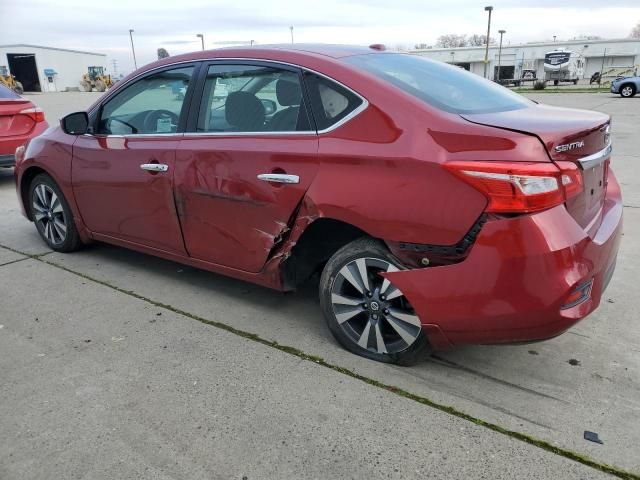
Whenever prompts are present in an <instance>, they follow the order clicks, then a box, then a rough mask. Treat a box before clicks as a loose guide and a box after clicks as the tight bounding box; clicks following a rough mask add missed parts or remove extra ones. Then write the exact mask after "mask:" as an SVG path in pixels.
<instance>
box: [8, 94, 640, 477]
mask: <svg viewBox="0 0 640 480" xmlns="http://www.w3.org/2000/svg"><path fill="white" fill-rule="evenodd" d="M97 96H98V95H97V94H95V93H94V94H87V93H59V94H43V95H34V96H32V97H31V98H32V99H33V100H34V101H35V103H37V104H38V105H39V106H41V107H42V108H44V110H45V112H46V114H47V118H48V119H49V121H50V122H51V123H53V122H54V121H56V118H57V117H59V116H61V115H63V114H64V113H67V112H71V111H76V110H81V109H83V108H86V106H87V105H89V104H90V103H92V102H93V101H94V100H95V98H97ZM530 97H531V98H534V99H536V100H538V101H540V102H543V103H550V104H556V105H564V106H572V107H578V108H588V109H594V110H599V111H602V112H605V113H609V114H611V115H612V117H613V124H612V137H613V144H614V158H613V162H612V168H613V170H614V171H615V172H616V174H617V176H618V179H619V181H620V182H621V184H622V188H623V194H624V199H625V236H624V239H623V242H622V246H621V250H620V254H619V261H618V267H617V270H616V273H615V275H614V277H613V280H612V282H611V284H610V286H609V288H608V290H607V291H606V293H605V298H604V300H603V303H602V305H601V307H600V308H599V309H598V310H597V311H596V312H595V313H593V314H592V315H591V316H590V317H588V318H587V319H585V320H584V321H582V322H581V323H580V324H578V325H577V326H576V327H574V328H573V329H572V330H570V331H569V332H567V333H566V334H564V335H562V336H560V337H558V338H556V339H553V340H550V341H546V342H543V343H538V344H531V345H520V346H477V347H463V348H458V349H456V350H453V351H450V352H447V353H441V354H439V355H437V356H434V357H431V358H429V359H425V361H424V362H422V363H420V364H419V365H417V366H414V367H410V368H402V367H395V366H390V365H382V364H379V363H375V362H371V361H368V360H365V359H362V358H360V357H356V356H354V355H351V354H349V353H347V352H346V351H344V350H343V349H341V348H340V347H339V346H338V345H337V344H336V342H335V341H334V340H333V338H332V337H331V335H330V334H329V332H328V330H327V329H326V327H325V325H324V320H323V318H322V315H321V313H320V309H319V305H318V300H317V294H316V288H317V284H314V282H310V283H309V284H307V285H306V286H305V287H304V288H302V289H301V290H300V291H298V292H297V293H295V294H286V295H285V294H281V293H278V292H273V291H270V290H267V289H263V288H261V287H257V286H254V285H250V284H247V283H243V282H240V281H236V280H233V279H229V278H225V277H222V276H219V275H215V274H212V273H208V272H204V271H200V270H196V269H193V268H191V267H186V266H183V265H179V264H176V263H172V262H168V261H165V260H161V259H158V258H154V257H150V256H147V255H143V254H139V253H135V252H131V251H127V250H125V249H122V248H118V247H112V246H109V245H104V244H99V243H96V244H93V245H90V246H88V247H87V248H85V249H83V250H81V251H80V252H77V253H73V254H67V255H64V254H58V253H53V252H51V251H49V250H48V249H47V248H46V246H45V244H44V243H43V242H42V241H41V240H40V238H39V237H38V235H37V233H36V230H35V228H34V226H33V225H32V224H30V223H29V222H28V221H27V220H26V219H24V218H23V217H22V216H21V215H20V213H19V209H18V204H17V199H16V196H15V190H14V184H13V177H12V171H11V170H0V226H1V228H0V325H2V326H1V327H0V385H1V388H0V432H2V435H0V478H2V479H14V478H15V479H18V478H19V479H25V478H216V479H217V478H220V479H223V478H224V479H226V478H238V479H241V478H243V477H247V478H248V479H262V478H294V477H295V478H492V479H493V478H598V477H599V476H606V474H605V473H603V472H602V470H605V471H608V472H609V473H611V474H614V475H617V476H622V477H625V476H627V477H629V478H632V477H637V478H640V396H639V395H638V392H640V388H639V387H640V347H638V345H640V328H639V327H638V315H637V312H638V310H639V309H640V298H639V296H638V287H637V278H638V271H639V270H638V266H639V263H640V262H639V260H638V258H639V255H638V254H639V253H640V242H639V239H640V181H638V179H637V178H638V177H637V176H636V175H634V173H636V171H637V167H635V166H636V165H637V162H638V160H640V154H638V151H637V145H638V142H637V140H636V138H637V134H638V125H640V98H634V99H622V98H620V97H619V96H613V95H610V94H603V93H598V94H579V93H574V94H569V93H568V94H553V95H549V94H536V95H530ZM585 430H588V431H592V432H596V433H597V434H598V435H599V438H600V439H601V440H602V441H603V444H598V443H593V442H589V441H587V440H585V439H584V438H583V434H584V431H585ZM629 472H631V473H629Z"/></svg>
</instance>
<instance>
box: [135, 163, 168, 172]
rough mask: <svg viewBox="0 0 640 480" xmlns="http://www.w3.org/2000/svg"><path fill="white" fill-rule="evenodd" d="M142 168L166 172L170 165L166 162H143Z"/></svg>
mask: <svg viewBox="0 0 640 480" xmlns="http://www.w3.org/2000/svg"><path fill="white" fill-rule="evenodd" d="M140 168H141V169H142V170H148V171H149V172H166V171H167V170H169V165H165V164H164V163H143V164H142V165H140Z"/></svg>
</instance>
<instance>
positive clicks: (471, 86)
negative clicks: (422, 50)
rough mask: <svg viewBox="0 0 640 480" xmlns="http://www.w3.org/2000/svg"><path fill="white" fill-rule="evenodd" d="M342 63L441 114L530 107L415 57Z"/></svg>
mask: <svg viewBox="0 0 640 480" xmlns="http://www.w3.org/2000/svg"><path fill="white" fill-rule="evenodd" d="M345 61H346V62H347V63H350V64H351V65H353V66H354V67H356V68H358V69H361V70H364V71H366V72H368V73H370V74H373V75H374V76H376V77H378V78H381V79H382V80H385V81H387V82H389V83H390V84H392V85H394V86H396V87H397V88H399V89H400V90H403V91H405V92H407V93H409V94H411V95H413V96H414V97H417V98H418V99H420V100H422V101H424V102H426V103H428V104H429V105H432V106H434V107H436V108H438V109H440V110H444V111H445V112H450V113H458V114H463V113H490V112H503V111H507V110H517V109H520V108H525V107H527V106H529V105H531V101H530V100H528V99H526V98H525V97H523V96H522V95H519V94H517V93H514V92H512V91H510V90H509V89H507V88H504V87H501V86H500V85H498V84H496V83H494V82H491V81H489V80H485V79H484V78H482V77H479V76H478V75H475V74H473V73H470V72H467V71H466V70H463V69H461V68H458V67H454V66H451V65H447V64H446V63H443V62H437V61H434V60H429V59H426V58H424V57H420V56H418V55H407V54H396V53H390V54H386V53H381V54H369V55H356V56H353V57H348V58H346V60H345Z"/></svg>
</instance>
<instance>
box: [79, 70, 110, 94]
mask: <svg viewBox="0 0 640 480" xmlns="http://www.w3.org/2000/svg"><path fill="white" fill-rule="evenodd" d="M111 85H113V81H112V80H111V75H105V73H104V67H89V68H87V73H85V74H84V75H83V76H82V80H80V91H82V92H90V91H92V90H93V89H94V88H95V89H96V91H98V92H104V91H105V90H106V89H107V88H109V87H111Z"/></svg>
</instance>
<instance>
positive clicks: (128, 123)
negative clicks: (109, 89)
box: [96, 67, 193, 135]
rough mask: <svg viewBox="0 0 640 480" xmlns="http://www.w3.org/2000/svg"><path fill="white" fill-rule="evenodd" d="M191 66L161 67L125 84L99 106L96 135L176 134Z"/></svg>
mask: <svg viewBox="0 0 640 480" xmlns="http://www.w3.org/2000/svg"><path fill="white" fill-rule="evenodd" d="M192 74H193V67H182V68H175V69H172V70H164V71H162V72H158V73H155V74H152V75H149V76H147V77H144V78H142V79H140V80H137V81H136V82H135V83H133V84H132V85H130V86H127V87H125V88H124V90H122V91H121V92H119V93H118V94H116V95H115V96H114V97H113V98H112V99H110V100H109V101H108V102H107V103H106V104H105V105H104V106H103V107H102V112H101V114H100V119H99V121H98V127H97V132H96V133H98V134H106V135H139V134H163V133H176V132H177V129H178V123H179V121H180V117H181V116H182V115H183V106H184V99H185V95H186V93H187V89H188V88H189V83H190V82H191V76H192Z"/></svg>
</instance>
